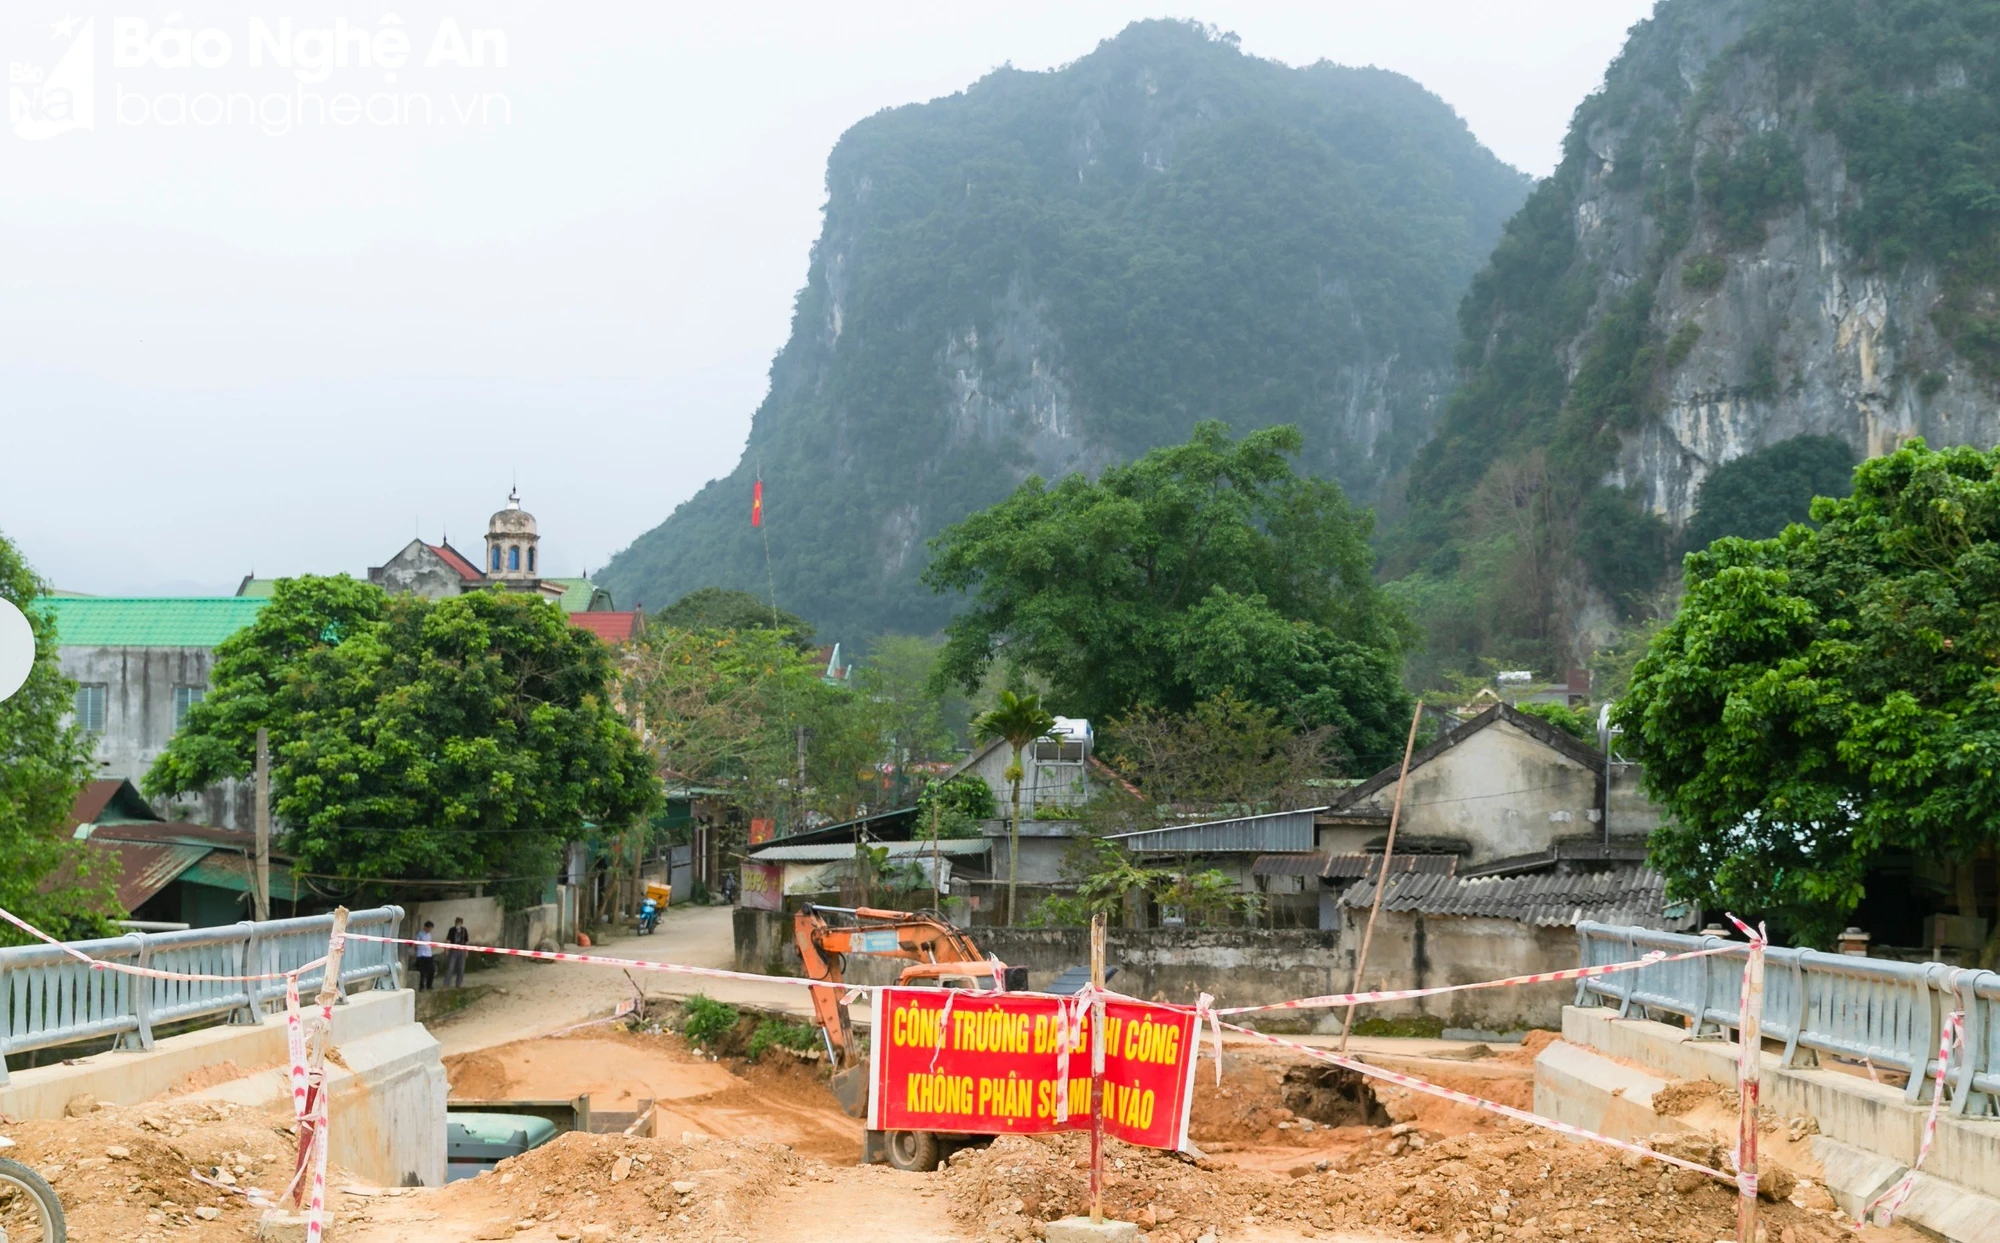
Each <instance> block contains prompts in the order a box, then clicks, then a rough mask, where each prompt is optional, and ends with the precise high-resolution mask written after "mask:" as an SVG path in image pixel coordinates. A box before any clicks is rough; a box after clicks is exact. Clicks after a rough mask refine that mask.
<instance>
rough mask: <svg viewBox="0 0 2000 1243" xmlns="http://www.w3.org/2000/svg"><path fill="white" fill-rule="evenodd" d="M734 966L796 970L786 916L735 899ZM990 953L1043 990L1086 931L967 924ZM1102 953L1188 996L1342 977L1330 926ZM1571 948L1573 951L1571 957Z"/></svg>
mask: <svg viewBox="0 0 2000 1243" xmlns="http://www.w3.org/2000/svg"><path fill="white" fill-rule="evenodd" d="M735 919H736V929H735V931H736V969H737V970H739V971H761V972H764V973H766V974H770V975H798V974H799V973H800V971H801V965H800V962H799V955H798V950H797V949H796V948H795V947H794V946H793V944H792V921H791V917H790V916H788V915H779V914H777V913H776V912H772V911H758V910H752V909H750V908H748V907H740V906H739V907H737V908H736V912H735ZM972 934H973V937H974V939H975V940H976V941H977V942H978V945H979V948H980V949H981V950H983V951H984V952H986V953H988V954H994V955H998V956H999V958H1000V960H1001V961H1002V962H1004V963H1007V964H1008V965H1010V966H1017V967H1026V968H1028V986H1029V987H1030V988H1044V987H1046V986H1047V985H1048V984H1049V982H1050V981H1051V980H1053V979H1055V977H1056V975H1057V973H1059V972H1061V971H1063V970H1065V969H1066V968H1069V967H1074V966H1079V965H1083V964H1087V963H1088V962H1089V961H1090V934H1089V932H1088V931H1087V930H1085V929H1082V928H974V929H973V930H972ZM1105 948H1106V953H1107V955H1108V956H1109V958H1110V961H1111V963H1112V965H1114V966H1116V967H1118V968H1119V973H1118V976H1117V978H1116V979H1115V980H1114V981H1113V982H1112V985H1113V987H1115V988H1117V989H1118V990H1119V991H1120V992H1124V993H1130V994H1132V995H1133V996H1135V997H1147V998H1152V997H1160V998H1163V999H1165V1000H1167V1001H1175V1002H1192V1001H1194V999H1195V998H1196V997H1197V996H1199V995H1200V994H1201V993H1204V992H1206V993H1209V994H1211V995H1213V996H1214V997H1215V998H1216V1000H1217V1001H1218V1002H1220V1003H1221V1004H1224V1005H1257V1004H1261V1003H1263V1002H1270V1001H1284V1000H1287V999H1289V998H1293V997H1306V996H1312V995H1314V994H1318V993H1326V992H1331V991H1333V989H1334V984H1335V977H1336V976H1338V977H1339V979H1340V980H1341V981H1342V982H1343V983H1344V981H1345V980H1346V976H1345V974H1344V972H1345V971H1347V970H1348V969H1349V968H1347V967H1345V966H1344V965H1342V963H1341V954H1340V938H1339V936H1338V934H1336V933H1332V932H1319V931H1314V930H1279V931H1273V930H1269V929H1253V928H1114V929H1112V930H1111V932H1110V935H1109V937H1108V938H1107V939H1106V946H1105ZM1573 956H1574V950H1573V949H1572V957H1573ZM902 966H903V964H902V963H901V962H899V961H897V960H895V959H865V958H860V957H856V958H854V959H851V960H850V962H849V969H848V972H847V978H848V980H849V981H850V982H853V983H859V984H887V983H893V982H894V981H895V978H896V975H897V973H898V972H899V971H900V969H901V967H902Z"/></svg>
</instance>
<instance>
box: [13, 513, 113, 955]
mask: <svg viewBox="0 0 2000 1243" xmlns="http://www.w3.org/2000/svg"><path fill="white" fill-rule="evenodd" d="M47 590H48V588H47V586H46V585H45V584H44V583H43V582H42V581H41V579H39V578H37V577H36V575H35V572H34V571H33V570H32V569H30V568H29V567H28V563H27V562H26V561H25V560H23V559H22V557H21V554H20V553H19V552H18V551H17V550H16V549H15V547H14V545H13V544H12V543H11V542H9V541H8V539H7V537H6V536H4V535H0V599H4V600H7V601H9V602H11V603H12V604H14V605H15V606H16V607H18V608H19V609H20V610H21V612H22V614H23V615H24V616H26V617H27V619H28V628H29V629H30V630H31V631H32V632H33V633H34V636H35V663H34V665H33V666H32V667H31V668H30V670H29V672H28V680H27V681H26V682H24V683H23V684H22V686H21V689H20V690H18V691H16V692H15V693H14V695H13V696H12V697H11V698H9V699H6V700H4V701H0V859H5V860H6V861H7V866H6V867H4V868H0V906H4V907H5V908H6V909H8V910H9V911H12V912H13V913H14V914H16V915H19V916H20V917H21V918H22V919H25V920H27V921H28V922H29V923H31V924H34V925H35V926H36V927H38V928H40V929H42V930H43V931H45V932H48V933H51V934H52V935H55V936H59V937H66V938H73V937H86V936H95V935H99V934H101V933H105V932H108V931H109V930H110V925H109V923H108V918H109V917H110V916H112V915H114V914H117V913H119V912H117V911H116V908H115V904H114V902H113V899H112V893H111V887H110V885H109V884H108V883H107V882H106V881H105V880H103V879H102V878H101V877H99V876H97V875H95V874H93V869H92V867H91V864H92V862H93V856H92V854H91V853H90V852H89V851H87V850H85V849H84V848H82V847H81V846H79V845H78V844H76V843H74V842H70V841H67V840H65V839H64V837H63V834H62V828H63V824H64V823H65V822H66V821H67V820H68V818H69V814H70V809H71V808H72V807H74V806H75V805H76V796H77V794H78V792H79V791H81V790H82V789H83V785H84V783H85V782H86V781H88V780H89V779H90V752H91V739H90V738H89V737H88V736H87V735H86V734H84V732H83V731H82V730H81V729H80V728H78V727H77V726H76V725H75V724H74V723H71V724H65V723H64V721H63V718H64V717H66V716H68V715H69V713H70V709H71V706H72V702H73V696H74V695H75V694H76V683H74V682H71V681H70V680H69V679H67V678H65V677H63V675H62V670H61V668H60V667H59V666H58V665H57V663H56V641H57V640H56V625H55V620H54V619H53V618H52V617H50V616H49V614H48V613H47V612H46V611H45V610H43V609H41V608H38V607H37V606H36V604H35V601H36V600H37V599H38V598H39V597H41V596H42V595H44V594H46V592H47ZM24 939H25V937H24V935H23V934H20V933H18V932H16V931H15V929H14V928H13V927H12V926H11V925H9V926H5V927H0V944H14V943H17V942H19V941H22V940H24Z"/></svg>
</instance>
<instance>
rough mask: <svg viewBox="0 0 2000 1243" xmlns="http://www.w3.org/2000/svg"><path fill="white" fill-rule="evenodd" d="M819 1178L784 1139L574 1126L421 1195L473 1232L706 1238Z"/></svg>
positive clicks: (816, 1168) (819, 1171)
mask: <svg viewBox="0 0 2000 1243" xmlns="http://www.w3.org/2000/svg"><path fill="white" fill-rule="evenodd" d="M825 1177H826V1171H825V1167H824V1166H822V1165H820V1164H819V1163H818V1162H816V1161H810V1160H807V1159H804V1158H802V1157H800V1156H799V1155H798V1154H797V1153H795V1152H793V1151H792V1150H791V1149H790V1148H787V1147H785V1146H784V1145H782V1144H770V1143H763V1142H759V1141H757V1140H748V1139H727V1140H724V1139H710V1138H708V1137H706V1136H700V1135H693V1134H689V1135H686V1136H683V1137H682V1138H681V1139H680V1140H677V1141H668V1140H662V1139H628V1138H623V1137H619V1136H610V1135H584V1134H579V1133H576V1132H571V1133H569V1134H567V1135H559V1136H557V1137H556V1138H555V1139H554V1140H552V1141H550V1142H549V1143H548V1144H545V1145H543V1146H542V1147H540V1148H537V1149H535V1150H534V1151H533V1152H530V1153H526V1154H523V1155H522V1156H519V1157H512V1158H509V1159H508V1160H505V1161H502V1162H500V1163H499V1165H497V1166H495V1167H494V1168H493V1170H492V1171H490V1172H488V1173H485V1174H482V1175H480V1176H479V1177H477V1178H472V1179H467V1180H465V1181H463V1182H457V1183H452V1184H451V1185H450V1186H448V1187H446V1188H444V1189H443V1190H442V1191H439V1192H435V1193H431V1194H429V1195H427V1196H425V1197H424V1199H423V1207H424V1208H425V1209H428V1210H430V1211H432V1212H435V1213H438V1214H441V1215H442V1217H443V1218H445V1219H448V1220H453V1221H457V1222H462V1223H466V1224H467V1225H468V1226H470V1227H471V1228H472V1229H471V1237H476V1238H488V1239H511V1238H513V1237H514V1236H515V1235H516V1234H517V1233H519V1232H524V1231H529V1230H533V1229H535V1228H536V1227H548V1228H550V1229H551V1230H552V1232H553V1233H554V1235H555V1237H556V1238H557V1239H575V1238H582V1239H586V1240H589V1239H599V1238H625V1237H627V1236H628V1235H631V1234H632V1233H633V1232H634V1231H637V1232H639V1233H640V1234H641V1235H642V1236H643V1237H644V1238H647V1239H683V1238H710V1237H713V1236H715V1235H716V1234H717V1233H718V1232H719V1231H720V1232H725V1233H726V1232H730V1231H731V1230H732V1229H733V1228H734V1223H741V1222H744V1221H747V1220H749V1219H751V1218H752V1217H753V1216H754V1215H755V1212H756V1210H757V1207H758V1205H759V1203H760V1202H761V1201H762V1200H763V1199H764V1198H765V1197H767V1196H769V1195H770V1194H771V1193H772V1192H773V1191H774V1190H775V1189H777V1188H779V1187H782V1186H786V1185H789V1184H795V1183H797V1182H799V1181H800V1180H802V1179H805V1180H812V1179H824V1178H825ZM363 1214H367V1210H362V1211H361V1212H360V1213H357V1215H356V1220H357V1224H359V1222H360V1220H361V1218H362V1215H363ZM367 1215H368V1216H373V1214H367ZM391 1215H392V1216H393V1211H392V1213H391ZM433 1228H435V1227H433Z"/></svg>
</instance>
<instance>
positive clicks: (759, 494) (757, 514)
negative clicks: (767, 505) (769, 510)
mask: <svg viewBox="0 0 2000 1243" xmlns="http://www.w3.org/2000/svg"><path fill="white" fill-rule="evenodd" d="M750 525H751V526H753V527H761V526H763V525H764V481H763V480H762V479H759V480H758V481H757V482H756V483H755V484H752V485H751V488H750Z"/></svg>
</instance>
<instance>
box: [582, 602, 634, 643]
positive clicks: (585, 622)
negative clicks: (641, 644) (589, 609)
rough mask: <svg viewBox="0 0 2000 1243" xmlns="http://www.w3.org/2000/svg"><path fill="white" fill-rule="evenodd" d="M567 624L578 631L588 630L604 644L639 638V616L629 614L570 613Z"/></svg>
mask: <svg viewBox="0 0 2000 1243" xmlns="http://www.w3.org/2000/svg"><path fill="white" fill-rule="evenodd" d="M569 624H570V625H572V626H575V627H576V628H577V629H578V630H588V631H590V633H592V634H594V635H596V636H597V637H598V638H600V639H602V640H604V641H605V642H606V643H629V642H631V641H632V640H633V639H636V638H638V637H639V614H638V611H637V610H634V611H632V612H630V613H607V612H597V613H571V614H570V615H569Z"/></svg>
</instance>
